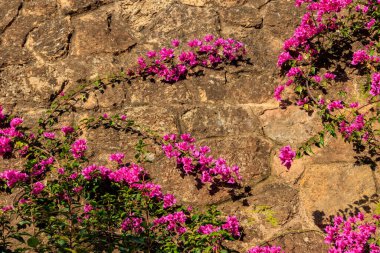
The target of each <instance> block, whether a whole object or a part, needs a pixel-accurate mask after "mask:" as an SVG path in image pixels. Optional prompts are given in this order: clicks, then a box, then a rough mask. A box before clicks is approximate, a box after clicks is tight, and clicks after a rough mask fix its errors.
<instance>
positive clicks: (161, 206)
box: [0, 110, 241, 252]
mask: <svg viewBox="0 0 380 253" xmlns="http://www.w3.org/2000/svg"><path fill="white" fill-rule="evenodd" d="M0 115H1V121H0V136H1V140H2V142H1V150H2V153H1V157H2V158H14V159H15V158H18V159H21V160H23V161H24V164H23V165H22V166H21V167H19V168H17V169H16V168H12V169H7V170H4V171H3V172H1V173H0V189H1V191H2V192H3V194H6V195H4V196H7V197H8V198H9V199H10V200H12V201H11V202H10V203H8V205H5V206H2V207H1V211H0V227H1V229H0V249H1V250H2V251H5V252H12V251H14V252H23V251H28V250H33V251H38V252H103V251H107V252H112V251H113V250H119V251H121V252H141V251H143V252H222V250H225V249H226V248H225V247H224V246H223V244H222V242H223V241H224V240H233V239H236V238H239V237H240V235H241V231H240V227H239V223H238V221H237V219H236V217H234V216H229V217H227V219H226V220H225V221H223V220H222V219H220V217H219V216H220V212H218V211H217V210H216V209H215V208H211V209H210V210H209V211H208V212H205V213H199V212H195V211H193V210H192V208H190V207H188V208H185V207H183V206H181V205H179V204H178V203H177V200H176V198H175V197H174V196H173V195H172V194H165V193H164V192H163V191H162V190H161V186H160V185H157V184H154V183H153V182H152V181H151V178H150V177H149V175H148V173H147V172H146V171H145V170H144V168H142V167H141V166H139V165H137V164H135V163H133V162H131V161H127V160H126V159H125V154H123V153H114V154H110V156H109V160H110V162H111V163H112V165H111V166H104V165H99V164H90V163H89V161H88V158H87V156H86V153H87V149H88V146H87V142H86V140H85V139H81V138H78V137H77V131H76V130H75V129H74V128H73V127H69V126H66V127H62V128H61V131H59V132H54V131H50V132H39V133H34V134H33V133H30V132H28V131H27V130H26V129H24V128H22V122H23V120H22V119H21V118H10V117H8V116H6V115H4V114H3V112H2V110H1V111H0ZM120 118H121V117H120Z"/></svg>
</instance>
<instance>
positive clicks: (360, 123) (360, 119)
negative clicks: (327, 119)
mask: <svg viewBox="0 0 380 253" xmlns="http://www.w3.org/2000/svg"><path fill="white" fill-rule="evenodd" d="M364 124H365V121H364V116H363V114H359V115H358V116H356V118H355V119H354V120H353V122H352V123H351V124H350V125H347V123H346V122H345V121H342V122H341V123H340V124H339V131H340V132H341V133H343V134H344V136H345V138H349V137H350V136H351V135H352V133H353V132H354V131H361V130H362V129H363V128H364Z"/></svg>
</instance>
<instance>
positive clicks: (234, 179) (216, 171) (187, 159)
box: [162, 134, 242, 185]
mask: <svg viewBox="0 0 380 253" xmlns="http://www.w3.org/2000/svg"><path fill="white" fill-rule="evenodd" d="M163 140H164V145H162V149H163V150H164V152H165V155H166V156H167V157H168V158H172V157H175V158H176V160H177V166H179V167H180V168H181V169H182V172H184V173H185V174H193V175H199V176H200V180H201V182H202V183H217V182H222V183H227V184H232V185H233V184H237V183H238V181H240V180H241V179H242V178H241V176H240V174H239V167H238V166H232V167H230V166H227V164H226V161H225V160H224V159H223V158H218V159H215V158H213V157H212V156H211V155H208V153H209V152H210V151H211V150H210V148H209V147H208V146H201V147H197V146H196V145H195V144H194V143H195V139H194V138H193V137H191V135H190V134H182V135H181V136H177V135H175V134H168V135H165V136H164V138H163Z"/></svg>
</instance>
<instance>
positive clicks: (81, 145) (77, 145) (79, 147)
mask: <svg viewBox="0 0 380 253" xmlns="http://www.w3.org/2000/svg"><path fill="white" fill-rule="evenodd" d="M86 150H87V142H86V140H84V139H79V140H76V141H75V142H74V143H73V144H72V145H71V149H70V151H71V154H72V155H73V157H74V158H75V159H79V158H82V157H83V156H84V152H85V151H86Z"/></svg>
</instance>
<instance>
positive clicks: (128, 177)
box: [70, 164, 177, 209]
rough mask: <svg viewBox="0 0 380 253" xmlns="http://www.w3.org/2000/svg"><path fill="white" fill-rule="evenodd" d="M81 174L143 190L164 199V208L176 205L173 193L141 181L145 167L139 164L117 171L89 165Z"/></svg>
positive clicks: (90, 178)
mask: <svg viewBox="0 0 380 253" xmlns="http://www.w3.org/2000/svg"><path fill="white" fill-rule="evenodd" d="M81 175H82V176H83V178H84V179H86V180H93V179H94V178H102V179H103V180H105V179H108V180H110V181H112V182H115V183H120V184H128V186H129V187H130V188H133V189H137V190H139V191H141V192H142V193H143V194H144V195H145V196H148V197H149V198H156V199H157V200H162V201H163V208H164V209H167V208H169V207H172V206H174V205H175V204H176V203H177V200H176V199H175V197H174V196H173V195H172V194H165V195H164V194H163V193H162V191H161V186H160V185H157V184H154V183H152V182H149V181H148V182H144V181H143V182H141V180H142V179H143V178H144V176H145V175H147V174H146V173H145V171H144V169H143V168H142V167H140V166H138V165H137V164H131V165H130V166H128V167H121V168H119V169H117V170H115V171H112V170H111V169H109V168H107V167H104V166H97V165H95V164H93V165H90V166H87V167H85V168H83V169H82V171H81ZM71 177H73V179H76V178H77V175H71V176H70V178H71Z"/></svg>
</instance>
